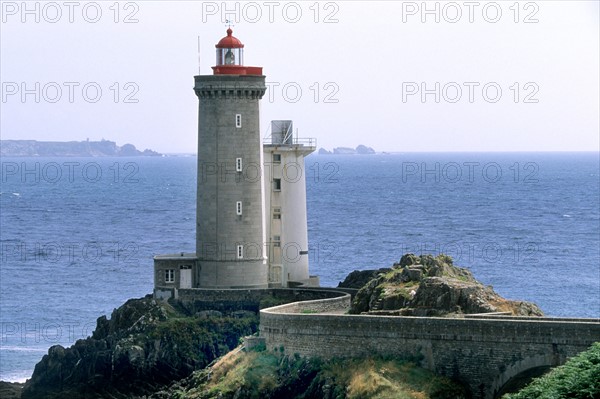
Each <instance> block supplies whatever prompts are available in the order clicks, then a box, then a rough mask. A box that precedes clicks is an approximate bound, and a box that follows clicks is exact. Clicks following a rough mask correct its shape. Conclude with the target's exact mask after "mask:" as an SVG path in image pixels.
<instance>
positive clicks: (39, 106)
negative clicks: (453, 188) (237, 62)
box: [0, 1, 600, 152]
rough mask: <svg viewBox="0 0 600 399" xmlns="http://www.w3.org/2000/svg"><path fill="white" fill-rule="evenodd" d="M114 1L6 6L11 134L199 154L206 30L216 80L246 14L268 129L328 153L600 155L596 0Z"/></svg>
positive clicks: (5, 107)
mask: <svg viewBox="0 0 600 399" xmlns="http://www.w3.org/2000/svg"><path fill="white" fill-rule="evenodd" d="M114 4H115V3H114V2H96V3H94V2H78V1H74V2H72V3H68V2H66V3H65V2H54V3H52V2H50V3H48V2H35V1H30V2H27V7H28V9H27V10H25V9H24V8H23V3H22V2H21V1H3V2H2V25H1V38H0V45H1V54H0V55H1V57H0V58H1V61H0V66H1V81H2V98H1V101H2V102H1V103H0V105H1V107H2V109H1V133H2V139H37V140H61V141H62V140H85V139H86V138H89V139H90V140H99V139H101V138H105V139H110V140H114V141H117V143H118V144H120V145H122V144H125V143H127V142H129V143H133V144H135V145H136V146H137V147H138V148H139V149H144V148H152V149H154V150H157V151H160V152H196V146H197V137H196V131H197V106H198V105H197V104H198V102H197V98H196V96H195V95H194V92H193V90H192V87H193V83H194V80H193V76H194V75H197V74H198V64H199V62H198V59H199V57H198V51H197V48H198V37H200V50H201V51H200V70H201V72H202V74H212V70H211V69H210V67H211V66H212V65H214V60H215V48H214V45H215V44H216V43H217V42H218V41H219V40H220V39H221V37H223V36H224V35H225V30H226V23H225V20H226V19H232V20H236V19H237V21H234V27H233V30H234V36H236V37H238V38H239V39H240V40H241V41H242V42H243V43H244V44H245V45H246V47H245V54H244V56H245V64H246V65H251V66H262V67H263V68H264V73H265V75H266V76H267V82H269V90H268V92H267V94H266V95H265V97H264V98H263V100H262V103H261V112H262V115H261V121H262V127H261V129H262V135H265V134H267V133H268V132H267V129H268V125H269V123H268V122H269V121H270V120H271V119H292V120H294V125H295V127H296V128H298V135H299V136H300V137H315V138H317V140H318V146H319V147H325V148H329V149H331V148H332V147H336V146H351V147H355V146H356V145H358V144H366V145H369V146H372V147H374V148H375V149H376V150H378V151H579V150H587V151H597V150H598V149H599V131H600V128H599V108H600V105H599V86H600V85H599V70H600V66H599V48H600V44H599V37H600V34H599V9H598V2H597V1H534V2H527V1H519V2H518V3H517V2H516V1H498V2H487V1H473V2H468V1H466V2H463V1H458V2H436V1H427V2H426V6H425V7H426V9H425V7H424V6H423V3H422V2H421V1H418V2H410V1H408V2H401V1H381V2H375V1H369V2H366V1H352V2H350V1H335V2H326V1H321V2H318V3H317V2H314V1H298V2H277V1H272V2H270V1H265V2H262V1H258V2H226V3H225V2H221V1H217V2H210V1H205V2H192V1H179V2H177V1H175V2H174V1H169V2H167V1H135V2H120V3H118V4H117V5H118V7H115V5H114ZM236 9H237V11H236ZM436 9H437V11H436ZM428 10H429V11H431V12H430V13H427V11H428ZM436 17H437V18H439V21H436ZM36 19H37V21H36ZM126 21H127V22H128V23H126ZM24 89H25V90H28V91H24ZM98 89H100V90H101V94H98V92H97V90H98ZM423 89H425V90H426V94H425V96H424V97H423V96H422V94H423ZM59 90H60V92H59ZM299 90H300V91H301V93H300V92H299ZM498 90H500V91H501V92H500V91H498ZM25 93H28V94H25ZM117 95H118V96H117ZM436 96H437V97H438V101H439V102H436ZM36 97H38V98H36ZM36 101H39V102H36Z"/></svg>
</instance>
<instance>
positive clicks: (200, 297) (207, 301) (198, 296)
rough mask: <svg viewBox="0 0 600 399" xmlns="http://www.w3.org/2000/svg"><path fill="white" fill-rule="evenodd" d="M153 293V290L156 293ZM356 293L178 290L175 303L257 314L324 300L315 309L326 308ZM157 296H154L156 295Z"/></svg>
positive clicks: (192, 307) (348, 290)
mask: <svg viewBox="0 0 600 399" xmlns="http://www.w3.org/2000/svg"><path fill="white" fill-rule="evenodd" d="M155 291H156V290H155ZM354 292H355V290H351V289H343V288H342V289H340V290H337V289H326V288H265V289H222V290H216V289H186V290H177V293H176V298H177V302H178V303H179V304H181V305H183V306H184V307H186V308H187V309H188V310H189V311H191V312H198V311H202V310H219V311H227V310H250V311H254V312H258V310H259V308H260V307H261V305H262V306H263V307H264V306H269V305H271V306H272V305H274V304H278V303H294V302H302V303H304V302H303V301H315V300H325V301H324V304H317V305H315V306H318V307H323V308H325V307H329V306H332V305H330V304H329V302H328V301H327V299H329V298H334V299H335V298H339V297H340V296H342V297H347V300H346V302H347V303H348V304H349V303H350V296H351V294H353V293H354ZM155 296H156V293H155Z"/></svg>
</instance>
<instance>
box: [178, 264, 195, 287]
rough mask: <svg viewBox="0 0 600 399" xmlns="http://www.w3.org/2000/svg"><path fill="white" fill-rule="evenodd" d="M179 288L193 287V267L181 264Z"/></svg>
mask: <svg viewBox="0 0 600 399" xmlns="http://www.w3.org/2000/svg"><path fill="white" fill-rule="evenodd" d="M179 288H181V289H186V288H192V267H191V266H187V265H186V266H181V268H180V269H179Z"/></svg>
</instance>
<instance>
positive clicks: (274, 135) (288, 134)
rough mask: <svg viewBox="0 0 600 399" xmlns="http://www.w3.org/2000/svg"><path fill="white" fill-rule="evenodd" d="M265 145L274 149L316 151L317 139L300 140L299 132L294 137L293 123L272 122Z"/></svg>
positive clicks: (265, 137)
mask: <svg viewBox="0 0 600 399" xmlns="http://www.w3.org/2000/svg"><path fill="white" fill-rule="evenodd" d="M263 145H265V146H273V147H294V148H297V149H300V147H303V148H302V149H304V150H309V151H311V152H312V151H314V150H315V149H316V148H317V139H316V138H299V137H298V131H297V130H296V134H295V135H294V129H293V122H292V121H290V120H280V121H271V125H270V126H269V129H268V130H267V134H265V136H264V139H263Z"/></svg>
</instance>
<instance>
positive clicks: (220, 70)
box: [212, 28, 262, 75]
mask: <svg viewBox="0 0 600 399" xmlns="http://www.w3.org/2000/svg"><path fill="white" fill-rule="evenodd" d="M215 47H216V48H217V64H216V66H214V67H212V68H213V73H214V74H215V75H262V67H245V66H244V45H243V44H242V42H241V41H240V40H239V39H238V38H237V37H234V36H233V30H231V28H229V29H227V36H225V37H224V38H222V39H221V40H219V43H217V44H216V45H215Z"/></svg>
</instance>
